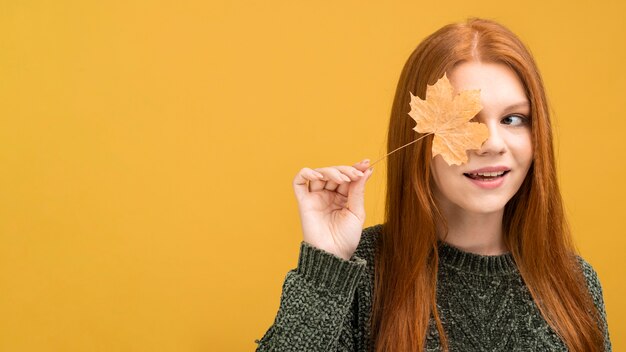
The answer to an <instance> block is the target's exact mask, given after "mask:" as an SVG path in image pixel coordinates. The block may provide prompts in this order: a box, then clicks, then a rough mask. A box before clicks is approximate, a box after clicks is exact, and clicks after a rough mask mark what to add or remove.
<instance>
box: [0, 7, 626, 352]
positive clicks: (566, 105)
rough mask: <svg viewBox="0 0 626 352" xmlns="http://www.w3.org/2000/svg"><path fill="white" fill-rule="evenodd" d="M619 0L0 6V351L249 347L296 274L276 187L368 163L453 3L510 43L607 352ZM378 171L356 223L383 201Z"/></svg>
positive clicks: (621, 115) (620, 218)
mask: <svg viewBox="0 0 626 352" xmlns="http://www.w3.org/2000/svg"><path fill="white" fill-rule="evenodd" d="M624 13H626V8H625V5H624V2H622V1H618V0H615V1H581V2H577V3H576V2H572V1H565V0H564V1H538V0H534V1H523V2H509V3H506V4H505V3H504V2H502V1H499V0H498V1H448V2H445V1H431V2H425V1H363V0H360V1H336V0H335V1H322V2H320V1H317V2H304V1H293V0H289V1H267V0H264V1H260V0H259V1H245V2H244V1H230V0H226V1H217V2H216V1H209V2H207V1H200V0H197V1H180V0H177V1H137V0H130V1H128V0H125V1H97V2H96V1H82V0H76V1H5V2H4V3H3V4H2V10H1V11H0V33H1V34H0V43H1V47H0V93H1V96H0V118H1V121H2V124H1V127H0V168H1V170H2V172H0V185H1V186H0V190H1V192H0V350H1V351H11V352H13V351H250V350H253V349H254V347H255V346H256V345H255V344H254V339H257V338H260V337H261V336H262V335H263V334H264V333H265V331H266V329H267V328H268V327H269V326H270V325H271V323H272V322H273V320H274V317H275V314H276V312H277V310H278V304H279V298H280V292H281V286H282V283H283V280H284V277H285V274H286V273H287V271H288V270H290V269H292V268H294V267H295V265H296V260H297V255H298V245H299V243H300V240H301V231H300V223H299V219H298V214H297V208H296V202H295V198H294V196H293V192H292V186H291V182H292V179H293V176H294V175H295V174H296V172H297V171H298V170H299V169H300V168H302V167H304V166H308V167H320V166H329V165H338V164H349V165H351V164H353V163H355V162H357V161H359V160H361V159H363V158H366V157H367V158H370V159H372V160H376V159H377V158H378V157H380V156H382V155H384V153H385V149H384V145H385V131H386V128H387V121H388V116H389V110H390V106H391V100H392V95H393V92H394V89H395V85H396V82H397V79H398V76H399V74H400V70H401V68H402V65H403V64H404V62H405V60H406V58H407V57H408V55H409V53H410V52H411V51H412V50H413V48H414V47H415V46H416V45H417V44H418V43H419V41H420V40H422V39H423V38H424V37H425V36H426V35H428V34H430V33H431V32H433V31H434V30H436V29H438V28H439V27H441V26H442V25H444V24H447V23H449V22H453V21H460V20H463V19H465V18H467V17H469V16H481V17H487V18H492V19H496V20H499V21H500V22H502V23H503V24H505V25H507V26H509V27H510V28H511V29H512V30H513V31H515V32H516V33H518V34H519V36H520V37H521V38H522V39H523V40H524V41H525V42H526V43H527V44H528V45H529V46H530V48H531V50H532V52H533V53H534V55H535V57H536V59H537V62H538V64H539V67H540V69H541V70H542V73H543V77H544V80H545V83H546V86H547V91H548V94H549V97H550V102H551V103H552V107H553V111H554V122H555V136H556V148H557V153H558V168H559V170H558V171H559V173H560V174H559V177H560V180H561V186H562V190H563V196H564V198H565V202H566V207H567V213H568V215H569V217H570V220H571V224H572V227H573V229H574V232H575V239H576V242H577V244H578V247H579V249H580V251H581V253H582V255H583V256H584V257H585V258H586V259H587V260H588V261H589V262H590V263H591V264H592V265H593V266H594V267H595V269H596V270H597V271H598V274H599V276H600V279H601V282H602V285H603V288H604V297H605V300H606V307H607V310H608V317H609V326H610V332H611V337H612V341H613V346H614V350H616V351H620V350H624V349H626V338H624V335H626V324H624V323H622V322H621V320H622V319H621V318H622V317H623V316H625V315H626V304H625V303H624V301H623V298H624V294H625V293H626V286H625V284H624V281H623V278H624V277H626V275H625V274H626V273H625V267H626V260H625V259H624V258H625V256H624V249H625V244H626V240H625V239H624V235H626V231H624V229H625V226H624V209H625V207H624V200H625V199H626V186H625V185H624V181H625V180H626V169H625V166H624V161H623V155H624V152H626V141H625V138H624V132H623V131H624V130H625V129H626V105H625V103H624V101H625V100H624V93H625V91H624V86H625V83H626V75H625V73H626V69H625V68H624V62H626V57H625V54H626V40H624V38H625V37H626V27H625V21H624V20H623V19H624V18H623V16H624ZM383 181H384V164H383V163H381V164H379V166H378V167H377V171H376V172H375V174H374V175H373V177H372V179H370V181H369V183H368V188H367V197H366V207H367V212H368V213H367V214H368V219H367V223H366V225H368V226H369V225H372V224H375V223H379V222H380V221H381V219H382V214H383V209H384V198H383V196H384V184H383Z"/></svg>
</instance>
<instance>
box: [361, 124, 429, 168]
mask: <svg viewBox="0 0 626 352" xmlns="http://www.w3.org/2000/svg"><path fill="white" fill-rule="evenodd" d="M433 133H435V132H430V133H427V134H425V135H423V136H421V137H420V138H418V139H416V140H414V141H412V142H409V143H407V144H405V145H403V146H401V147H398V148H396V149H394V150H392V151H390V152H389V153H388V154H387V155H385V156H383V157H382V158H380V159H378V160H376V161H374V162H373V163H372V164H370V167H369V168H368V169H371V168H372V167H374V165H375V164H376V163H377V162H379V161H381V160H383V159H384V158H386V157H388V156H389V155H390V154H391V153H395V152H396V151H398V150H400V149H402V148H404V147H406V146H407V145H411V144H413V143H415V142H417V141H419V140H420V139H422V138H424V137H427V136H430V135H431V134H433Z"/></svg>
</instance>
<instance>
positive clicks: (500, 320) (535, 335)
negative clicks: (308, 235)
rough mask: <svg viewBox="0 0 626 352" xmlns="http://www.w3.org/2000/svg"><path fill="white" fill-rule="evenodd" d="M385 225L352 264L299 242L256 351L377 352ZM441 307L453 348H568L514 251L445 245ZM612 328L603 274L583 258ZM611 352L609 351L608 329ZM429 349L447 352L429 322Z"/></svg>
mask: <svg viewBox="0 0 626 352" xmlns="http://www.w3.org/2000/svg"><path fill="white" fill-rule="evenodd" d="M381 230H382V225H380V224H379V225H375V226H371V227H368V228H366V229H364V230H363V234H362V237H361V241H360V243H359V246H358V248H357V250H356V252H355V253H354V255H353V256H352V258H350V260H344V259H342V258H340V257H337V256H335V255H333V254H331V253H328V252H325V251H323V250H321V249H317V248H315V247H313V246H311V245H309V244H308V243H306V242H301V244H300V256H299V259H298V266H297V268H296V269H294V270H291V271H289V272H288V273H287V276H286V278H285V282H284V284H283V288H282V295H281V299H280V307H279V310H278V313H277V315H276V318H275V320H274V323H273V324H272V326H271V327H270V328H269V329H268V330H267V332H266V333H265V335H264V336H263V337H262V338H261V339H260V340H256V341H255V342H256V343H258V347H257V351H325V352H326V351H362V352H367V351H370V350H371V348H372V343H371V339H370V336H369V335H370V333H369V328H370V325H369V324H370V322H369V319H370V316H371V310H372V298H373V297H372V294H373V284H374V268H373V264H374V248H375V247H374V246H375V241H376V238H377V236H379V235H380V233H381ZM439 255H440V262H439V272H438V281H437V306H438V310H439V313H440V315H439V316H440V318H441V320H442V324H443V326H444V329H445V331H446V334H447V337H448V343H449V345H450V351H451V352H455V351H463V352H468V351H507V352H510V351H567V348H566V347H565V345H564V344H563V342H562V341H561V340H560V338H559V337H558V336H557V335H556V334H555V333H554V332H553V331H552V329H551V328H550V327H549V325H548V324H547V323H546V322H545V320H544V319H543V317H542V316H541V314H540V313H539V310H538V309H537V307H536V305H535V303H534V302H533V300H532V297H531V295H530V293H529V291H528V288H527V287H526V286H525V285H524V282H523V280H522V278H521V276H520V274H519V271H518V269H517V266H516V264H515V261H514V260H513V257H512V255H511V254H510V253H505V254H501V255H496V256H483V255H478V254H474V253H469V252H465V251H463V250H461V249H459V248H456V247H454V246H452V245H449V244H447V243H445V242H441V241H440V242H439ZM578 259H579V261H580V264H581V266H582V269H583V272H584V274H585V278H586V279H587V286H588V288H589V291H590V292H591V295H592V296H593V299H594V303H595V305H596V307H597V308H598V309H599V311H600V315H601V318H602V320H603V323H604V326H606V311H605V308H604V300H603V296H602V287H601V285H600V281H599V280H598V276H597V273H596V272H595V270H594V269H593V267H592V266H591V265H590V264H589V263H588V262H587V261H585V260H584V259H583V258H581V257H578ZM604 336H605V343H604V345H605V350H606V351H611V350H612V349H611V341H610V338H609V332H608V330H606V329H605V330H604ZM425 350H426V351H441V346H440V344H439V334H438V332H437V329H436V327H435V322H434V320H433V319H432V318H431V321H430V327H429V331H428V335H427V340H426V349H425Z"/></svg>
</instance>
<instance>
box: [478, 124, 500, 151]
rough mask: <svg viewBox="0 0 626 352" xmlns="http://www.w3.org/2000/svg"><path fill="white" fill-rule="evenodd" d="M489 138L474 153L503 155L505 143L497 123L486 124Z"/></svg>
mask: <svg viewBox="0 0 626 352" xmlns="http://www.w3.org/2000/svg"><path fill="white" fill-rule="evenodd" d="M487 128H488V129H489V138H487V140H486V141H485V142H484V143H483V144H482V146H481V147H480V148H479V149H478V150H477V151H476V154H478V155H490V154H503V153H504V152H505V151H506V143H505V141H504V136H503V134H502V131H500V129H499V127H498V124H497V123H487Z"/></svg>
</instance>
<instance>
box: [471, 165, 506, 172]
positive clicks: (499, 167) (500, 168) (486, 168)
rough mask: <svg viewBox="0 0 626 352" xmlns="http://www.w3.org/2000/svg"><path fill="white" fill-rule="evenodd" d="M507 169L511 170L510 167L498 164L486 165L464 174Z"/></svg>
mask: <svg viewBox="0 0 626 352" xmlns="http://www.w3.org/2000/svg"><path fill="white" fill-rule="evenodd" d="M509 170H511V168H510V167H506V166H502V165H498V166H487V167H483V168H481V169H476V170H472V171H467V172H465V173H466V174H477V173H479V172H498V171H509Z"/></svg>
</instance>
